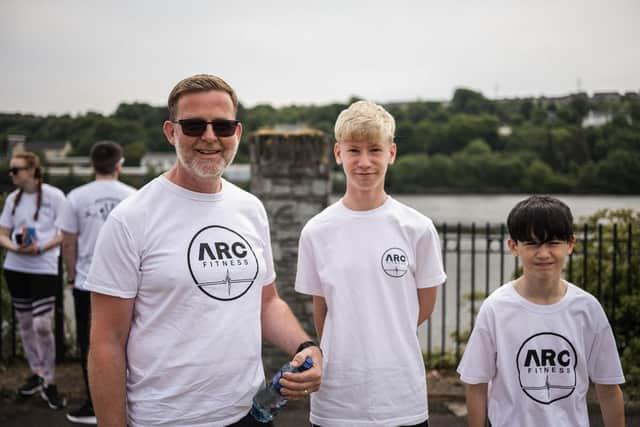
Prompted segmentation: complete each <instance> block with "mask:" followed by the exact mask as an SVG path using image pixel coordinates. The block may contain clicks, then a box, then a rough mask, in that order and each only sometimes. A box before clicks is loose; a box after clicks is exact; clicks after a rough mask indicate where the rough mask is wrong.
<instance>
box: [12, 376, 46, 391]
mask: <svg viewBox="0 0 640 427" xmlns="http://www.w3.org/2000/svg"><path fill="white" fill-rule="evenodd" d="M43 381H44V380H43V379H42V377H41V376H40V375H38V374H33V375H31V376H30V377H28V378H27V379H26V380H25V381H24V384H22V386H20V388H19V389H18V394H19V395H21V396H32V395H34V394H36V393H37V392H39V391H42V382H43Z"/></svg>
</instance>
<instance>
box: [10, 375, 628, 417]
mask: <svg viewBox="0 0 640 427" xmlns="http://www.w3.org/2000/svg"><path fill="white" fill-rule="evenodd" d="M27 373H28V372H27V369H26V366H24V365H23V364H18V365H14V366H11V367H9V368H6V369H1V367H0V426H2V427H41V426H46V427H69V426H72V424H71V423H69V422H67V421H66V418H65V414H66V410H62V411H52V410H51V409H49V407H48V406H47V405H46V403H45V402H44V401H43V400H42V399H41V398H40V397H39V396H37V395H36V396H32V397H30V398H27V399H17V398H16V395H15V391H14V390H15V389H16V388H17V387H18V385H19V384H20V382H21V381H22V379H23V378H24V377H25V376H26V375H27ZM58 378H59V379H58V385H59V387H60V389H61V390H63V391H66V392H67V395H68V400H69V406H70V407H72V408H73V407H75V406H76V405H79V404H81V403H82V400H83V395H82V393H83V386H82V379H81V374H80V369H79V366H78V365H76V364H63V365H61V366H59V367H58ZM429 388H430V395H429V410H430V418H429V421H430V425H431V426H447V427H458V426H466V425H467V419H466V417H465V416H456V415H454V412H457V410H462V411H464V409H465V408H464V398H463V394H462V388H461V387H460V386H459V383H457V380H455V378H452V376H447V377H440V378H430V379H429ZM67 409H68V408H67ZM626 412H627V425H628V426H640V408H639V407H638V405H631V406H630V407H629V408H628V410H627V411H626ZM308 414H309V407H308V401H297V402H290V403H289V406H288V407H287V408H285V409H284V410H283V411H282V412H281V413H280V414H279V415H278V417H277V419H276V420H277V423H276V427H305V426H308V425H309V423H308ZM590 418H591V426H592V427H600V426H602V425H603V424H602V420H601V417H600V413H599V410H598V407H597V405H594V404H590Z"/></svg>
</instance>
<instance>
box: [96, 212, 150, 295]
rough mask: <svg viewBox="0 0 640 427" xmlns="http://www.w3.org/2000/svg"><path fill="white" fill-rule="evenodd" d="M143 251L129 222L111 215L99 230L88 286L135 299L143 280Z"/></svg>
mask: <svg viewBox="0 0 640 427" xmlns="http://www.w3.org/2000/svg"><path fill="white" fill-rule="evenodd" d="M140 260H141V257H140V253H139V249H138V247H137V245H136V243H135V241H134V239H133V237H132V235H131V233H130V231H129V230H128V228H127V227H126V225H125V224H124V223H123V222H122V221H121V220H120V219H119V218H117V217H116V216H114V215H113V214H112V215H109V217H108V218H107V221H106V222H105V224H104V226H103V227H102V229H101V230H100V234H99V235H98V240H97V242H96V248H95V252H94V255H93V260H92V262H91V268H90V270H89V275H88V276H87V281H86V282H85V286H84V287H85V289H87V290H89V291H92V292H97V293H100V294H106V295H111V296H116V297H120V298H133V297H135V296H136V294H137V293H138V286H139V283H140Z"/></svg>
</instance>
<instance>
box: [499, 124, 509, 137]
mask: <svg viewBox="0 0 640 427" xmlns="http://www.w3.org/2000/svg"><path fill="white" fill-rule="evenodd" d="M498 135H500V136H509V135H511V126H508V125H502V126H500V127H499V128H498Z"/></svg>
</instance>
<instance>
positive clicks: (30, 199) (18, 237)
mask: <svg viewBox="0 0 640 427" xmlns="http://www.w3.org/2000/svg"><path fill="white" fill-rule="evenodd" d="M9 175H10V176H11V180H12V181H13V184H14V185H15V186H16V187H18V188H17V190H15V191H14V192H12V193H11V194H9V196H8V197H7V199H6V201H5V204H4V208H3V210H2V215H1V216H0V245H1V246H3V247H4V248H6V249H7V255H6V257H5V260H4V276H5V279H6V281H7V285H8V287H9V293H10V294H11V301H12V303H13V306H14V308H15V311H16V317H17V319H18V324H19V328H20V337H21V338H22V346H23V348H24V352H25V355H26V357H27V361H28V362H29V367H30V368H31V372H32V375H31V376H29V377H28V378H27V379H26V381H25V384H23V385H22V386H21V387H20V388H19V389H18V393H19V394H20V395H22V396H31V395H33V394H35V393H38V392H40V394H41V396H42V398H43V399H44V400H45V401H47V403H48V404H49V407H51V408H52V409H61V408H63V407H64V406H65V404H66V401H65V398H64V396H63V395H61V394H60V393H58V389H57V387H56V385H55V381H54V378H55V357H56V352H55V339H54V335H53V330H52V319H53V316H54V307H55V298H56V297H55V295H56V287H57V285H58V283H59V279H58V274H59V273H58V256H59V255H60V243H61V242H62V234H61V233H60V232H59V230H58V229H57V228H56V227H55V221H56V218H57V216H58V215H59V213H60V212H61V209H62V207H63V205H64V203H65V197H64V193H63V192H62V191H61V190H59V189H58V188H56V187H53V186H51V185H48V184H45V183H43V182H42V178H43V174H42V168H41V167H40V159H39V158H38V156H37V155H35V154H33V153H29V152H24V153H19V154H16V155H14V156H13V158H12V159H11V163H10V167H9Z"/></svg>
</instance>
